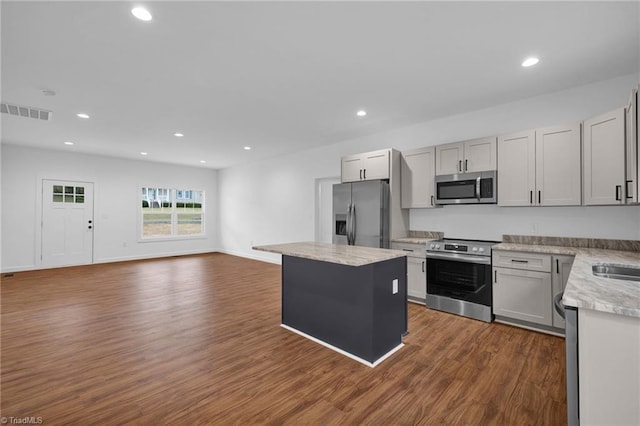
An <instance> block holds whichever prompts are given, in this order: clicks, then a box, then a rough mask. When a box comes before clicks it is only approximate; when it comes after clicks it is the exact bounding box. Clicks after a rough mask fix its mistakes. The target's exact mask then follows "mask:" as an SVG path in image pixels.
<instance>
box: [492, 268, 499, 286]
mask: <svg viewBox="0 0 640 426" xmlns="http://www.w3.org/2000/svg"><path fill="white" fill-rule="evenodd" d="M493 282H494V283H497V282H498V270H497V269H494V270H493Z"/></svg>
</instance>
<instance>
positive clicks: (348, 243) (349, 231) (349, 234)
mask: <svg viewBox="0 0 640 426" xmlns="http://www.w3.org/2000/svg"><path fill="white" fill-rule="evenodd" d="M347 245H351V203H349V205H348V206H347Z"/></svg>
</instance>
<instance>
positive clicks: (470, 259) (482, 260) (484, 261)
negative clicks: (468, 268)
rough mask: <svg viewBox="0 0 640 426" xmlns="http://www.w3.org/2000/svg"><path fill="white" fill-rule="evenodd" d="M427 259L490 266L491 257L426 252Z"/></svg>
mask: <svg viewBox="0 0 640 426" xmlns="http://www.w3.org/2000/svg"><path fill="white" fill-rule="evenodd" d="M427 259H441V260H452V261H454V262H467V263H478V264H481V265H491V257H489V256H469V255H466V254H458V253H451V254H440V253H431V252H427Z"/></svg>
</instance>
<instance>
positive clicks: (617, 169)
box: [582, 108, 625, 206]
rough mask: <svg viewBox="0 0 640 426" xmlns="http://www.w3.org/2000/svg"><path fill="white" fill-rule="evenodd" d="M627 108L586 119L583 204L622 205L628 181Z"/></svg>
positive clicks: (584, 129)
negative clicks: (626, 167) (625, 145)
mask: <svg viewBox="0 0 640 426" xmlns="http://www.w3.org/2000/svg"><path fill="white" fill-rule="evenodd" d="M624 114H625V112H624V108H619V109H616V110H614V111H611V112H608V113H606V114H603V115H600V116H598V117H594V118H592V119H589V120H585V121H584V123H583V125H582V128H583V133H584V140H583V144H584V156H583V165H582V167H583V184H584V196H583V198H584V204H585V205H588V206H589V205H602V204H623V203H624V183H625V170H624V169H625V167H624V166H625V158H624V156H625V155H624V154H625V152H624V151H625V147H624V127H625V126H624Z"/></svg>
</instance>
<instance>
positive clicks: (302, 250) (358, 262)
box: [252, 242, 407, 266]
mask: <svg viewBox="0 0 640 426" xmlns="http://www.w3.org/2000/svg"><path fill="white" fill-rule="evenodd" d="M252 248H253V249H254V250H260V251H266V252H270V253H278V254H281V255H283V256H293V257H302V258H305V259H312V260H319V261H322V262H330V263H338V264H341V265H347V266H364V265H369V264H371V263H377V262H382V261H385V260H390V259H395V258H398V257H404V256H406V255H407V253H406V252H404V251H400V250H389V249H382V248H373V247H360V246H347V245H338V244H329V243H314V242H301V243H286V244H272V245H267V246H255V247H252Z"/></svg>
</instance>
